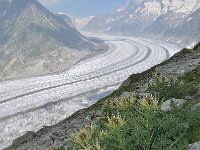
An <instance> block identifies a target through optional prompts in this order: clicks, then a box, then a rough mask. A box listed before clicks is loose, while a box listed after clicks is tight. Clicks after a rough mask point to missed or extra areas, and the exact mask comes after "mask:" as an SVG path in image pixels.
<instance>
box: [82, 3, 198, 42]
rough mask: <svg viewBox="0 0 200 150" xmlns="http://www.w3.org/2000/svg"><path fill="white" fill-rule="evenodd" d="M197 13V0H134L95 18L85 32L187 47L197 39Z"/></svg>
mask: <svg viewBox="0 0 200 150" xmlns="http://www.w3.org/2000/svg"><path fill="white" fill-rule="evenodd" d="M199 12H200V1H199V0H175V1H172V0H133V1H132V2H130V3H129V5H127V6H126V7H125V8H123V9H119V10H117V12H114V13H110V14H105V15H102V16H96V17H94V18H93V19H92V20H91V21H90V22H89V23H88V25H87V26H86V27H85V28H84V29H85V30H89V31H98V32H106V33H114V34H127V35H143V36H144V35H145V36H151V37H152V36H153V37H158V38H160V37H162V38H163V37H164V38H165V39H166V40H171V41H176V42H180V43H184V44H188V43H191V42H193V41H194V42H198V40H199V37H200V36H199V34H198V33H199V31H200V22H199V21H198V20H199V19H200V13H199ZM186 35H188V36H189V37H190V39H188V37H187V36H186ZM185 37H187V38H185Z"/></svg>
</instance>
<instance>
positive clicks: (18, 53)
mask: <svg viewBox="0 0 200 150" xmlns="http://www.w3.org/2000/svg"><path fill="white" fill-rule="evenodd" d="M68 20H69V19H68ZM0 33H1V34H0V79H1V78H5V77H20V76H27V75H40V74H46V73H51V72H56V71H60V70H63V69H66V68H67V67H69V66H70V65H72V64H74V63H76V62H77V61H78V60H79V59H80V58H82V57H84V56H86V55H88V54H90V53H92V51H91V50H92V49H93V44H92V42H91V41H89V40H88V39H87V38H86V37H84V36H82V35H81V34H80V33H79V32H78V31H77V30H76V29H75V28H74V26H73V25H72V24H71V23H70V21H66V18H65V20H64V19H63V18H62V17H60V16H57V15H54V14H53V13H51V12H49V11H48V10H47V9H46V8H45V7H43V6H42V5H41V4H40V3H39V2H38V1H37V0H0Z"/></svg>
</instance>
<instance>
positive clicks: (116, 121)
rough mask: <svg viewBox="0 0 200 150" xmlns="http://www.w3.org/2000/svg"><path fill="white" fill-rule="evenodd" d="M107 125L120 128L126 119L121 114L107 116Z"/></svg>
mask: <svg viewBox="0 0 200 150" xmlns="http://www.w3.org/2000/svg"><path fill="white" fill-rule="evenodd" d="M107 120H108V122H107V126H108V127H110V128H112V129H119V128H121V127H122V126H123V125H124V124H125V119H123V118H122V117H121V116H120V115H117V116H112V117H107Z"/></svg>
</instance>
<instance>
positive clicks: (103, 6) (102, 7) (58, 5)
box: [39, 0, 129, 17]
mask: <svg viewBox="0 0 200 150" xmlns="http://www.w3.org/2000/svg"><path fill="white" fill-rule="evenodd" d="M39 1H40V2H41V3H42V4H43V5H44V6H45V7H47V8H48V9H49V10H50V11H52V12H63V13H66V14H69V15H73V16H76V17H85V16H92V15H98V14H103V13H107V12H112V11H115V10H116V9H117V8H119V7H120V6H121V5H125V4H126V3H127V1H129V0H39Z"/></svg>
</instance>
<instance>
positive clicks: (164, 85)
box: [146, 75, 194, 101]
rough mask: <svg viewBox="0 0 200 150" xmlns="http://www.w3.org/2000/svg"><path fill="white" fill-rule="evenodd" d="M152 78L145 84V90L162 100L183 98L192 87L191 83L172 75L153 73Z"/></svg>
mask: <svg viewBox="0 0 200 150" xmlns="http://www.w3.org/2000/svg"><path fill="white" fill-rule="evenodd" d="M154 80H155V81H152V83H148V84H147V85H146V88H147V91H148V92H149V93H150V94H152V95H154V96H157V97H159V99H160V100H163V101H166V100H168V99H170V98H184V97H185V96H187V95H188V94H189V93H190V92H191V91H192V90H193V88H194V87H193V85H192V83H188V82H185V81H184V80H181V79H177V78H173V77H169V78H167V77H163V76H160V75H154Z"/></svg>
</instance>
